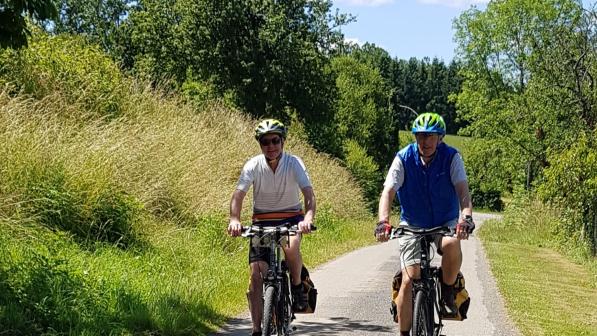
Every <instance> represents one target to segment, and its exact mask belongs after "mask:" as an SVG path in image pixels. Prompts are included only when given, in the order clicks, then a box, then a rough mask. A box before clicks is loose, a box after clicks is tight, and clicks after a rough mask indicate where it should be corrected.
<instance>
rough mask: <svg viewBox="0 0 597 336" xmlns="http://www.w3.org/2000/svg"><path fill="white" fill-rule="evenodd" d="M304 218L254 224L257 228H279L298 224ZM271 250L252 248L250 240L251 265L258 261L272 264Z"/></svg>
mask: <svg viewBox="0 0 597 336" xmlns="http://www.w3.org/2000/svg"><path fill="white" fill-rule="evenodd" d="M303 218H304V216H303V215H298V216H295V217H291V218H287V219H284V220H276V221H260V222H259V223H253V225H257V226H278V225H282V224H284V223H292V224H298V222H300V221H302V220H303ZM270 250H271V249H270V248H269V247H253V246H251V240H250V239H249V264H251V263H253V262H256V261H265V262H266V263H268V264H269V262H270Z"/></svg>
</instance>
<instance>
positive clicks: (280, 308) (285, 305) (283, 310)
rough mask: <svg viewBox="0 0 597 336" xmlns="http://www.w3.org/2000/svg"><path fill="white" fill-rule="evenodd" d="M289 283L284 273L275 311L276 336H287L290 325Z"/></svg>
mask: <svg viewBox="0 0 597 336" xmlns="http://www.w3.org/2000/svg"><path fill="white" fill-rule="evenodd" d="M289 286H290V282H289V281H288V276H287V275H286V273H284V274H283V275H282V288H281V293H280V299H279V301H278V305H277V310H276V319H277V326H278V328H277V329H278V336H286V335H288V328H289V324H290V318H291V315H292V307H291V302H292V301H291V300H290V296H289V295H290V287H289Z"/></svg>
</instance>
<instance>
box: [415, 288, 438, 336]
mask: <svg viewBox="0 0 597 336" xmlns="http://www.w3.org/2000/svg"><path fill="white" fill-rule="evenodd" d="M431 314H433V311H431V312H430V311H429V303H428V301H427V294H426V293H425V292H424V291H422V290H420V291H418V292H417V294H416V295H415V304H414V309H413V324H412V334H413V336H433V316H432V315H431Z"/></svg>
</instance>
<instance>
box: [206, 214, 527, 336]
mask: <svg viewBox="0 0 597 336" xmlns="http://www.w3.org/2000/svg"><path fill="white" fill-rule="evenodd" d="M488 217H491V216H490V215H483V214H476V215H475V220H476V221H477V224H478V225H479V224H481V223H482V221H483V220H485V219H486V218H488ZM462 246H463V255H464V263H463V266H462V272H463V274H464V276H465V279H466V287H467V290H468V291H469V294H470V296H471V306H470V308H469V312H468V319H467V320H465V321H461V322H460V321H445V326H444V329H443V331H442V334H444V335H448V336H456V335H462V336H469V335H470V336H519V335H520V334H519V333H518V332H517V331H516V329H515V328H514V327H513V324H512V322H511V321H510V320H509V318H508V317H507V316H506V314H505V310H504V305H503V301H502V299H501V297H500V296H499V294H498V291H497V288H496V285H495V281H494V279H493V277H492V275H491V273H490V272H489V267H488V264H487V262H486V259H485V254H484V251H483V249H482V247H481V244H480V242H479V241H478V240H477V239H476V238H474V237H472V238H471V239H470V240H469V241H466V242H464V243H463V244H462ZM398 254H399V252H398V242H397V240H394V241H390V242H387V243H381V244H376V245H373V246H369V247H366V248H363V249H360V250H357V251H354V252H351V253H349V254H346V255H344V256H342V257H340V258H338V259H336V260H334V261H331V262H329V263H327V264H324V265H322V266H320V267H318V268H317V269H316V270H314V271H312V272H311V273H312V274H311V275H312V278H313V281H314V282H315V286H316V287H317V289H318V292H319V297H318V300H317V302H318V303H317V304H318V305H317V311H316V313H315V314H308V315H307V314H303V315H297V319H296V320H295V322H294V323H293V325H294V326H296V331H295V332H294V333H293V334H294V335H366V336H369V335H397V334H398V328H397V325H396V324H395V323H394V322H393V320H392V318H391V315H390V311H389V307H390V295H391V289H390V284H391V280H392V277H393V275H394V273H395V272H396V270H397V267H398V262H399V261H398ZM490 312H491V314H490ZM250 326H251V322H250V318H249V315H248V313H246V314H244V315H243V316H239V317H238V318H236V319H233V320H231V321H230V322H229V324H227V325H226V326H224V327H223V328H222V329H221V330H220V331H219V332H217V333H216V334H214V335H217V336H236V335H244V336H246V335H250V330H251V329H250Z"/></svg>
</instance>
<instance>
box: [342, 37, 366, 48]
mask: <svg viewBox="0 0 597 336" xmlns="http://www.w3.org/2000/svg"><path fill="white" fill-rule="evenodd" d="M344 42H346V43H348V44H356V45H358V46H362V45H363V44H365V42H363V41H361V40H359V39H358V38H356V37H349V38H345V39H344Z"/></svg>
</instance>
